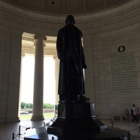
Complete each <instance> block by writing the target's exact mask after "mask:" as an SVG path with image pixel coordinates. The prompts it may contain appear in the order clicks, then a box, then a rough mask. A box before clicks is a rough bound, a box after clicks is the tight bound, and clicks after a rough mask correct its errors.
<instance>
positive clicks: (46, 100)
mask: <svg viewBox="0 0 140 140" xmlns="http://www.w3.org/2000/svg"><path fill="white" fill-rule="evenodd" d="M50 38H51V37H50ZM48 42H49V43H45V44H46V46H48V47H45V48H44V89H43V115H44V118H45V119H46V118H52V117H53V116H54V104H55V62H54V60H53V54H54V52H55V47H51V50H50V51H49V47H50V46H54V45H55V41H49V40H48ZM50 43H51V44H50ZM46 50H47V51H46ZM47 52H49V54H47ZM50 52H51V53H50ZM34 55H35V48H34V34H29V33H23V36H22V59H21V84H20V104H19V108H20V110H19V114H20V115H19V117H20V120H30V119H31V117H32V112H33V90H34V64H35V57H34Z"/></svg>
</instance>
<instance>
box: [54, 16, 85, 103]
mask: <svg viewBox="0 0 140 140" xmlns="http://www.w3.org/2000/svg"><path fill="white" fill-rule="evenodd" d="M74 23H75V20H74V17H73V16H72V15H68V16H67V18H66V25H65V26H64V27H63V28H62V29H60V30H59V31H58V35H57V45H56V48H57V55H58V58H59V59H60V71H59V72H60V73H59V85H58V94H59V96H60V101H61V100H78V99H86V97H85V98H84V96H83V94H85V87H84V77H83V69H86V68H87V66H86V64H85V56H84V52H83V47H82V41H81V38H82V37H83V35H82V32H81V31H80V30H79V29H78V28H77V27H76V26H74ZM78 95H79V96H80V97H79V96H78Z"/></svg>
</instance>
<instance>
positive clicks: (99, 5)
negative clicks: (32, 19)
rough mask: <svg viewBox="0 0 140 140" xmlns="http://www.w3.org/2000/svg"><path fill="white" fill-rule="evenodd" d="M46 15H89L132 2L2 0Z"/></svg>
mask: <svg viewBox="0 0 140 140" xmlns="http://www.w3.org/2000/svg"><path fill="white" fill-rule="evenodd" d="M1 1H4V2H8V3H10V4H14V5H15V6H18V7H20V8H24V9H26V10H35V11H36V12H43V13H44V14H45V13H47V14H56V15H57V14H62V15H66V14H88V13H94V12H99V11H103V10H106V9H110V8H114V7H117V6H120V5H123V4H125V3H127V2H130V1H132V0H1Z"/></svg>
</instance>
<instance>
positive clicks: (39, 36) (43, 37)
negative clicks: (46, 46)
mask: <svg viewBox="0 0 140 140" xmlns="http://www.w3.org/2000/svg"><path fill="white" fill-rule="evenodd" d="M38 38H41V39H43V40H46V39H47V37H46V36H45V35H40V34H35V36H34V39H38Z"/></svg>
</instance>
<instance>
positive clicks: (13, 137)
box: [0, 119, 140, 140]
mask: <svg viewBox="0 0 140 140" xmlns="http://www.w3.org/2000/svg"><path fill="white" fill-rule="evenodd" d="M49 120H50V119H45V120H44V121H28V120H26V121H21V122H17V123H3V124H0V140H23V139H24V136H25V134H26V129H28V128H37V127H41V126H45V127H46V125H45V124H46V123H48V122H49ZM101 121H102V122H103V123H104V124H107V125H108V126H111V127H112V125H113V127H116V128H120V129H123V130H127V131H129V132H130V134H131V140H140V125H139V124H136V123H134V124H131V122H130V121H128V120H124V121H117V120H116V121H113V123H111V120H101ZM13 133H14V134H13Z"/></svg>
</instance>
